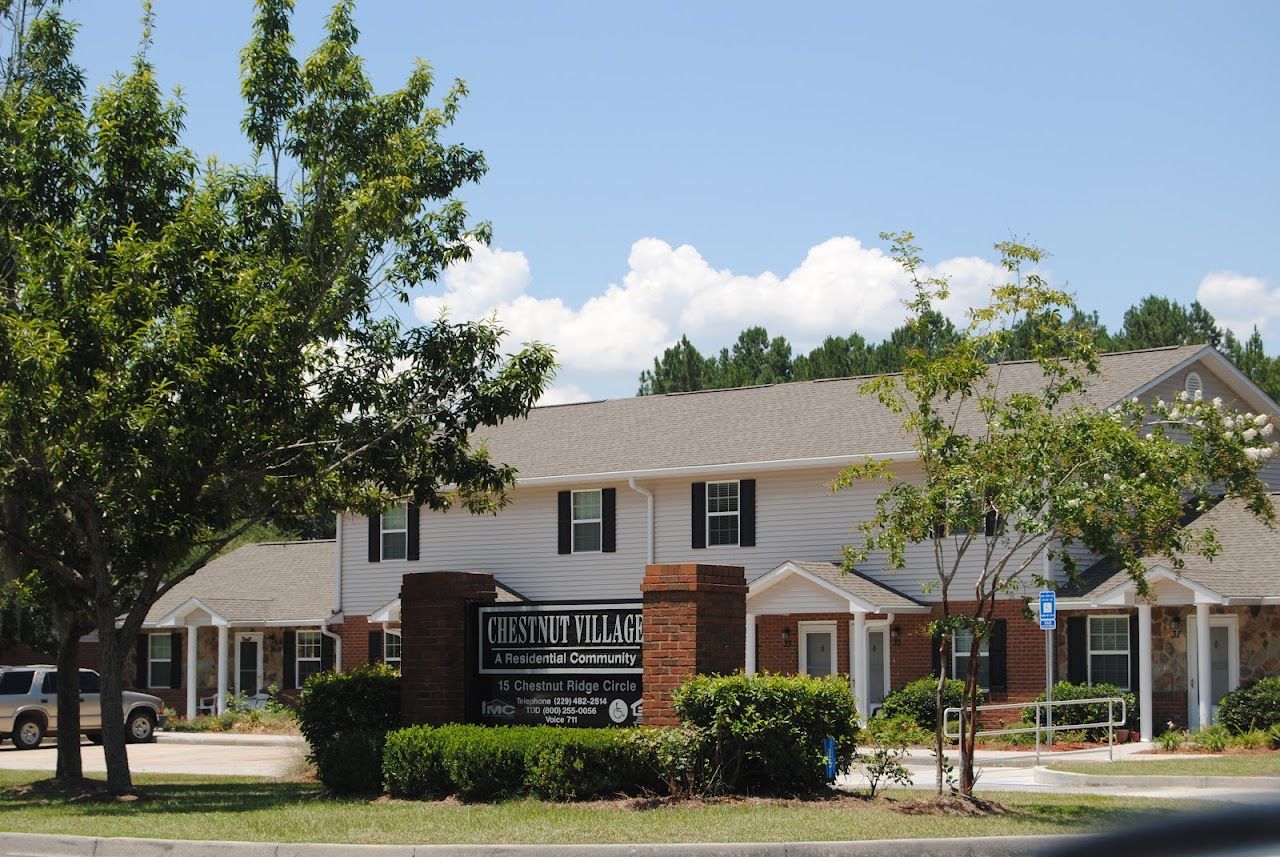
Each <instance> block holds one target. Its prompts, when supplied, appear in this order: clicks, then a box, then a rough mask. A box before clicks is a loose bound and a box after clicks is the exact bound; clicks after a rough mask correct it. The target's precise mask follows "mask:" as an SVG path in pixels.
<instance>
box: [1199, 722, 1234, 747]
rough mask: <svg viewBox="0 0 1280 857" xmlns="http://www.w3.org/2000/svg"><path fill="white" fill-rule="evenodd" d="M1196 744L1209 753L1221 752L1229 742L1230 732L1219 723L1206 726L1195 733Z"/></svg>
mask: <svg viewBox="0 0 1280 857" xmlns="http://www.w3.org/2000/svg"><path fill="white" fill-rule="evenodd" d="M1195 742H1196V746H1197V747H1199V748H1200V749H1201V750H1208V751H1209V752H1210V753H1221V752H1222V751H1223V750H1225V749H1227V744H1229V743H1230V742H1231V733H1230V732H1229V731H1228V730H1227V727H1225V726H1223V725H1222V724H1221V723H1215V724H1213V725H1212V726H1206V727H1204V728H1203V729H1201V730H1200V731H1199V732H1197V733H1196V734H1195Z"/></svg>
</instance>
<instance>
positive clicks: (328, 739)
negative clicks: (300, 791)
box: [297, 664, 400, 794]
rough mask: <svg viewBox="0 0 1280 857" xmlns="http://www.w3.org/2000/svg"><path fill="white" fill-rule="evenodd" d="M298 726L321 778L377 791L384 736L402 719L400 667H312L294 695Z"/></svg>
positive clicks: (331, 785) (334, 785) (333, 787)
mask: <svg viewBox="0 0 1280 857" xmlns="http://www.w3.org/2000/svg"><path fill="white" fill-rule="evenodd" d="M297 714H298V727H299V728H300V729H301V730H302V734H303V735H304V736H306V739H307V741H308V743H310V744H311V756H310V758H311V761H313V762H314V763H315V766H316V773H317V774H318V775H319V777H320V782H322V783H324V785H325V787H326V788H328V789H329V790H330V791H333V792H336V793H339V794H345V793H352V792H365V791H377V790H378V786H379V780H380V772H381V770H382V748H383V740H384V738H385V736H386V734H387V732H388V730H391V729H394V728H396V727H397V726H399V725H400V673H399V671H397V670H395V669H393V668H391V667H388V666H386V665H385V664H361V665H360V666H357V667H353V668H352V669H350V670H347V671H346V672H341V673H332V672H322V673H316V674H315V675H313V676H310V677H309V678H308V679H307V682H306V684H305V685H304V686H303V688H302V694H301V695H300V696H299V698H298V706H297Z"/></svg>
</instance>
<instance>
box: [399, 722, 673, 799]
mask: <svg viewBox="0 0 1280 857" xmlns="http://www.w3.org/2000/svg"><path fill="white" fill-rule="evenodd" d="M634 731H636V730H624V729H569V728H557V727H553V726H473V725H462V724H458V725H450V726H441V727H438V728H434V729H433V728H431V727H427V726H411V727H409V728H406V729H400V730H397V731H395V732H392V733H390V734H389V735H388V736H387V743H386V749H385V751H384V753H383V757H382V781H383V784H384V786H385V787H386V790H387V792H388V793H390V794H391V795H393V796H395V797H406V798H427V797H441V796H444V795H449V794H456V795H457V796H458V797H459V798H461V799H463V800H467V801H487V800H501V799H504V798H509V797H516V796H519V795H530V796H533V797H539V798H544V799H547V800H580V799H584V798H590V797H599V796H602V795H615V794H622V793H636V792H638V791H640V790H642V789H644V790H653V789H654V788H656V787H657V786H658V782H657V779H656V777H654V775H653V774H652V773H651V772H650V771H649V769H648V766H647V765H646V759H645V758H644V757H643V756H642V755H641V754H638V753H636V752H635V748H634V746H633V744H632V743H631V741H630V740H629V739H630V733H632V732H634Z"/></svg>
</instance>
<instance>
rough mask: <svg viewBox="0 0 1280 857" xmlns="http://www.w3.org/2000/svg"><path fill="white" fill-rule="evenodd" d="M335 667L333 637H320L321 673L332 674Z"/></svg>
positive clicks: (324, 635) (325, 635) (323, 635)
mask: <svg viewBox="0 0 1280 857" xmlns="http://www.w3.org/2000/svg"><path fill="white" fill-rule="evenodd" d="M334 666H335V659H334V653H333V637H330V636H329V635H328V634H321V635H320V671H321V672H330V671H331V670H332V669H333V668H334Z"/></svg>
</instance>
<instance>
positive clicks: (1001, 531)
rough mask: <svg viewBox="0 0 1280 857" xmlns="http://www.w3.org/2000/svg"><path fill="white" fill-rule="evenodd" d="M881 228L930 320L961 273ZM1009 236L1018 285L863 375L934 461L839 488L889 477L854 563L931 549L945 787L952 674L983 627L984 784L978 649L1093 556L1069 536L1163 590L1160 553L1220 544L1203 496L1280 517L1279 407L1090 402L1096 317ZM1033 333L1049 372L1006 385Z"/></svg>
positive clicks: (972, 660)
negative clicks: (1022, 599) (1275, 473)
mask: <svg viewBox="0 0 1280 857" xmlns="http://www.w3.org/2000/svg"><path fill="white" fill-rule="evenodd" d="M882 237H883V238H884V239H886V240H888V241H890V242H891V245H892V253H893V257H894V259H895V260H897V261H898V262H899V263H900V264H901V265H902V266H903V268H904V269H905V270H906V272H907V274H908V275H909V276H910V278H911V280H912V283H913V285H914V295H915V296H914V298H913V299H912V300H911V301H910V302H909V303H908V308H909V320H908V324H918V323H920V320H921V319H924V318H927V314H928V313H929V312H931V310H932V309H933V308H934V307H935V306H936V305H937V304H938V303H939V302H940V301H942V300H944V299H945V298H946V297H947V282H946V280H944V279H940V278H937V277H928V276H926V275H925V274H924V273H923V268H924V263H923V261H922V259H921V257H920V251H919V249H918V248H917V247H916V245H915V243H914V238H913V236H912V235H911V234H910V233H901V234H886V235H884V236H882ZM996 249H997V251H998V252H999V253H1000V255H1001V260H1002V263H1003V268H1004V270H1005V271H1006V272H1007V274H1008V276H1009V282H1008V283H1006V284H1004V285H999V286H996V287H994V288H993V290H992V294H991V303H990V305H989V306H986V307H984V308H981V309H977V310H974V311H972V312H971V314H970V323H969V325H968V327H967V329H966V330H965V331H964V332H963V335H962V336H960V337H959V338H957V339H956V340H955V341H953V342H951V343H950V344H948V345H947V346H946V347H944V348H942V349H941V350H939V351H937V352H936V353H934V354H928V353H926V352H924V351H923V350H921V349H919V348H913V349H910V350H908V352H907V355H906V360H905V364H904V368H903V371H902V373H901V374H900V375H893V376H882V377H879V378H876V379H873V380H871V381H869V382H867V384H866V385H864V388H863V389H864V390H865V391H866V392H868V393H870V394H873V395H875V396H876V397H877V398H878V399H879V401H880V402H881V403H882V404H883V405H884V406H885V407H886V408H888V409H889V410H890V411H892V412H893V413H895V414H897V415H898V416H899V417H900V418H901V420H902V425H903V428H904V430H905V432H906V434H907V435H908V436H909V437H910V439H911V442H912V445H913V448H914V449H915V451H916V453H917V455H918V461H919V465H918V470H916V469H914V468H913V469H910V470H906V471H898V470H895V469H892V468H891V467H890V466H889V465H888V464H887V463H886V462H883V461H867V462H865V463H862V464H858V465H854V466H851V467H849V468H848V469H847V470H845V471H844V472H843V473H842V474H841V475H840V477H839V478H838V480H837V481H836V483H835V484H834V486H833V487H834V488H835V489H836V490H840V489H845V488H848V487H850V486H852V485H854V484H856V483H860V482H862V481H863V480H867V479H875V480H888V481H889V484H888V486H887V487H886V488H885V489H884V490H883V491H882V492H881V493H880V494H879V496H878V497H877V499H876V502H875V513H874V515H873V516H872V517H871V518H870V519H869V520H866V521H864V522H862V523H861V524H860V526H859V530H860V534H861V540H860V543H858V544H857V545H854V546H850V547H847V548H846V549H845V566H846V568H850V569H852V568H853V567H854V566H855V565H858V564H861V563H864V562H866V561H868V559H869V558H870V557H871V556H872V555H875V556H876V557H877V558H880V557H883V559H884V561H885V563H886V564H887V566H888V567H890V568H901V567H903V566H904V565H905V564H906V561H907V555H908V550H909V549H911V548H913V547H915V546H918V545H925V546H928V547H927V549H926V550H928V552H929V553H930V554H931V556H932V560H933V564H934V570H935V572H936V575H937V576H936V580H934V581H933V584H934V586H935V587H936V591H937V592H938V593H939V594H940V596H941V612H942V616H941V618H940V619H938V620H936V621H934V622H932V623H931V624H930V627H929V632H930V633H931V634H932V635H933V637H934V639H935V640H936V641H937V645H938V646H939V649H940V654H941V655H942V657H941V658H940V663H941V665H942V669H941V671H940V674H939V676H938V711H939V723H938V736H937V739H936V740H937V745H936V747H935V750H936V751H937V756H938V780H937V785H938V790H939V793H941V791H942V788H943V770H942V737H941V731H942V730H941V725H942V724H941V712H942V710H943V703H942V688H943V682H944V681H945V680H946V678H947V666H948V663H949V659H948V657H947V654H948V652H949V649H950V642H951V640H952V638H953V635H954V634H955V632H956V631H958V630H962V629H963V630H967V631H969V632H971V634H970V635H966V636H968V637H969V639H970V640H971V642H970V647H969V659H968V673H967V675H965V676H963V677H962V678H963V679H964V681H965V695H964V706H965V708H966V712H965V718H964V725H965V729H964V731H963V734H962V736H961V741H960V753H961V766H960V768H961V769H960V789H961V792H962V793H963V794H965V795H970V794H972V791H973V785H974V770H973V749H974V741H975V738H976V731H977V723H978V718H977V716H976V713H977V704H978V696H979V693H978V691H979V688H978V669H979V662H980V658H979V652H980V650H981V646H982V644H983V641H984V640H986V639H987V638H988V635H989V634H990V631H991V628H992V623H993V613H994V610H995V607H996V601H997V599H999V598H1002V597H1009V596H1015V597H1016V595H1017V594H1018V593H1019V592H1023V591H1025V590H1027V589H1029V588H1030V587H1031V586H1032V585H1034V586H1036V587H1044V586H1052V585H1053V581H1051V580H1046V579H1045V576H1044V575H1043V574H1042V571H1043V569H1044V563H1045V559H1046V556H1048V557H1050V558H1051V559H1057V560H1059V561H1060V562H1061V564H1062V565H1063V567H1064V568H1065V571H1066V574H1067V577H1068V579H1070V578H1072V577H1074V576H1075V574H1076V569H1075V567H1074V565H1073V563H1072V561H1071V555H1070V554H1069V553H1067V552H1066V551H1065V549H1066V548H1070V547H1071V546H1073V545H1078V546H1081V547H1083V548H1087V549H1088V550H1089V551H1090V552H1092V553H1093V554H1095V555H1098V556H1103V557H1109V558H1112V559H1113V560H1115V561H1116V562H1118V563H1119V564H1120V565H1121V566H1122V567H1123V568H1124V569H1125V571H1126V572H1127V573H1128V575H1129V576H1130V577H1131V578H1132V579H1133V580H1134V582H1135V583H1136V584H1137V587H1138V591H1139V592H1140V593H1141V594H1143V595H1148V594H1149V591H1148V588H1147V582H1146V578H1145V576H1144V573H1145V567H1144V564H1143V558H1144V557H1149V556H1162V557H1165V558H1166V559H1167V562H1168V563H1169V564H1170V565H1171V566H1172V567H1173V568H1179V567H1181V566H1182V565H1183V559H1182V558H1183V557H1184V556H1186V555H1188V554H1199V555H1204V556H1208V557H1212V556H1213V555H1214V554H1215V553H1216V552H1217V551H1218V545H1217V542H1216V540H1215V538H1214V534H1213V532H1212V531H1211V530H1209V531H1203V532H1202V533H1200V534H1198V535H1196V534H1193V533H1192V532H1191V531H1189V530H1187V529H1185V528H1184V524H1185V523H1186V521H1187V518H1188V515H1187V512H1188V511H1189V509H1190V510H1192V511H1203V510H1204V509H1206V508H1208V506H1209V505H1210V504H1211V503H1213V502H1214V501H1215V500H1216V499H1218V498H1219V497H1221V496H1224V495H1225V496H1231V497H1237V498H1241V499H1242V500H1243V501H1244V502H1245V503H1246V504H1247V506H1248V508H1249V509H1250V510H1251V511H1252V512H1253V513H1254V514H1255V515H1257V516H1258V517H1259V518H1261V519H1263V520H1265V521H1267V522H1268V523H1270V522H1272V521H1273V519H1274V515H1275V513H1274V511H1273V509H1272V506H1271V502H1270V499H1269V496H1268V494H1267V489H1266V486H1265V485H1264V484H1263V482H1262V481H1261V480H1260V479H1259V478H1258V475H1257V471H1258V468H1259V467H1260V466H1261V465H1262V463H1263V462H1265V461H1266V460H1267V459H1269V458H1270V457H1271V456H1272V454H1273V450H1274V446H1273V445H1272V443H1271V440H1270V438H1271V434H1272V425H1271V422H1270V419H1269V418H1268V417H1267V416H1266V415H1256V416H1255V415H1253V414H1236V413H1232V412H1230V411H1228V410H1227V409H1225V408H1224V407H1223V405H1222V402H1221V401H1220V400H1214V401H1212V402H1209V401H1202V400H1201V398H1200V396H1199V395H1197V396H1194V397H1191V396H1187V395H1186V394H1180V395H1179V396H1178V398H1177V400H1176V401H1173V402H1164V401H1159V400H1156V401H1154V402H1142V401H1139V400H1137V399H1134V400H1132V401H1125V402H1121V403H1118V404H1115V405H1113V406H1110V407H1106V408H1105V409H1103V408H1098V407H1095V406H1092V405H1090V404H1089V403H1088V402H1087V401H1086V400H1085V398H1084V392H1085V389H1086V387H1087V385H1088V384H1089V382H1090V380H1091V379H1092V378H1094V377H1096V376H1097V375H1098V373H1099V371H1100V369H1099V356H1098V353H1097V350H1096V347H1095V344H1094V342H1093V340H1092V338H1091V336H1090V335H1089V328H1088V326H1082V325H1080V324H1078V323H1073V319H1075V318H1076V315H1075V313H1074V306H1073V304H1072V299H1071V297H1070V295H1068V294H1066V293H1065V292H1062V291H1059V290H1056V289H1053V288H1051V287H1050V286H1049V284H1048V283H1047V282H1046V281H1045V280H1044V279H1043V278H1042V277H1041V275H1040V274H1038V273H1037V272H1036V269H1037V265H1038V263H1039V262H1040V261H1041V260H1042V259H1043V258H1044V253H1043V252H1042V251H1041V250H1039V249H1037V248H1035V247H1032V246H1028V245H1026V244H1022V243H1018V242H1006V243H1002V244H997V245H996ZM1028 326H1029V328H1028ZM1019 329H1020V330H1022V332H1023V333H1022V339H1023V343H1022V345H1021V346H1020V347H1026V348H1029V349H1030V356H1031V359H1032V360H1033V361H1034V362H1035V363H1036V364H1037V366H1038V369H1039V372H1038V375H1037V380H1035V381H1034V383H1030V384H1027V383H1019V384H1017V385H1016V386H1014V385H1009V384H1002V374H1004V373H1005V372H1008V371H1012V370H1009V369H1007V368H1006V367H1002V366H1000V365H996V364H998V362H999V361H1000V360H1001V359H1002V357H1003V356H1004V355H1006V354H1007V353H1008V350H1009V347H1010V338H1011V337H1012V336H1013V334H1012V333H1011V332H1010V331H1014V330H1019ZM1027 329H1030V330H1033V331H1034V336H1030V337H1028V336H1026V335H1025V334H1026V330H1027ZM961 607H962V608H963V609H960V608H961Z"/></svg>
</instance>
